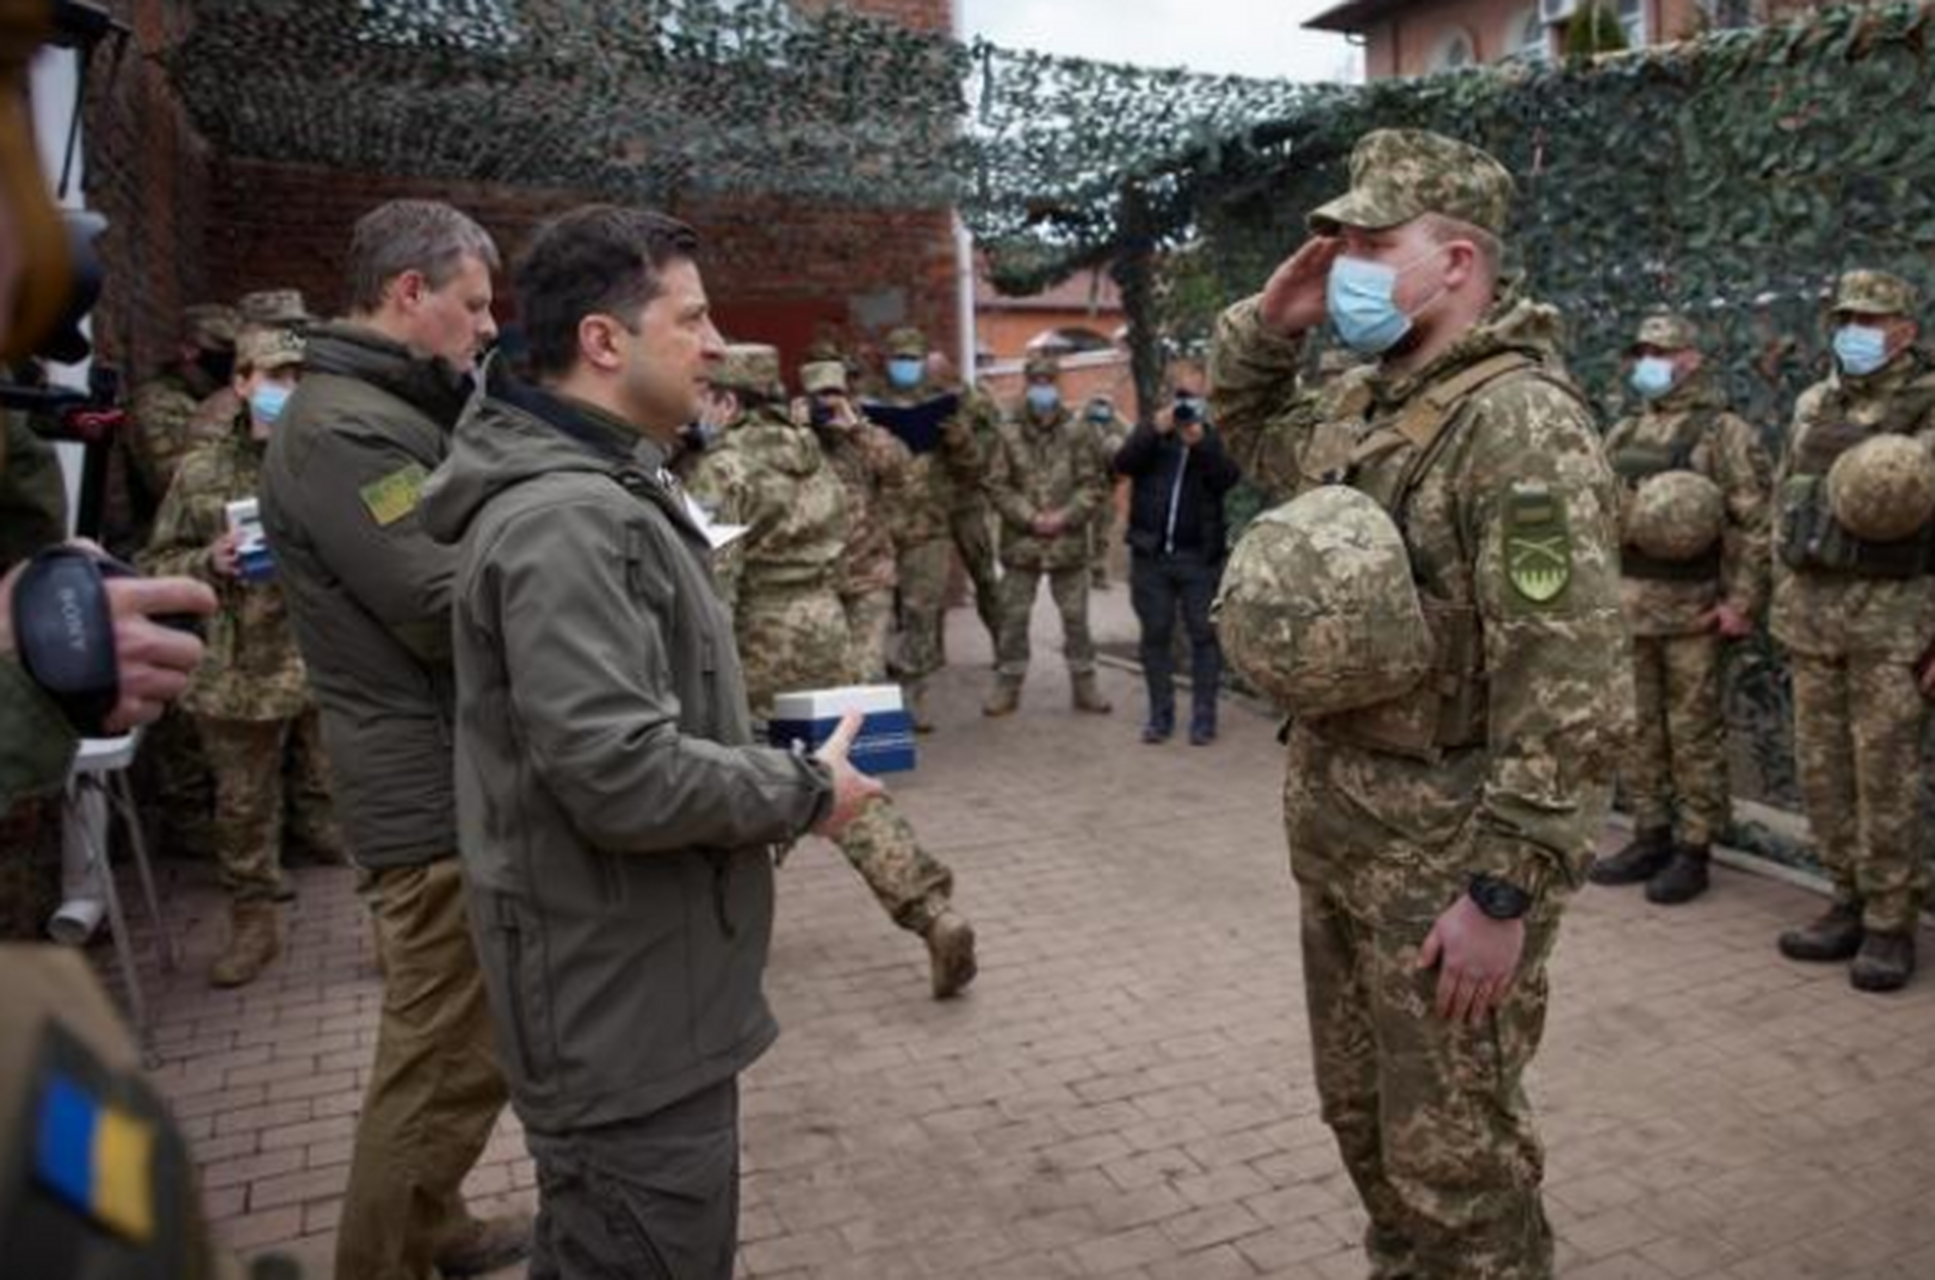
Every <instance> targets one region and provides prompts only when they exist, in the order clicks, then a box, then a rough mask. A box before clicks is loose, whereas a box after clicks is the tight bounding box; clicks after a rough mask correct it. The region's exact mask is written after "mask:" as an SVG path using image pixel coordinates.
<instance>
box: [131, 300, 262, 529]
mask: <svg viewBox="0 0 1935 1280" xmlns="http://www.w3.org/2000/svg"><path fill="white" fill-rule="evenodd" d="M185 314H186V322H187V343H188V344H191V345H193V346H195V347H197V348H198V349H200V350H201V351H202V352H205V353H207V354H210V355H213V356H222V355H232V354H233V353H234V351H235V334H236V330H237V329H238V328H239V327H240V325H241V321H240V317H238V316H237V314H236V312H235V310H234V309H233V308H232V307H223V306H213V305H201V306H194V307H190V308H188V310H187V312H186V313H185ZM226 389H227V385H226V380H225V379H222V378H217V377H215V376H214V375H213V374H212V373H210V371H208V370H206V369H204V368H202V367H201V366H199V365H193V364H187V363H182V364H177V365H175V366H174V367H172V368H170V369H167V370H165V371H163V372H162V373H160V374H159V375H157V376H156V377H154V378H153V379H152V380H150V381H148V382H146V383H143V384H142V385H141V386H139V387H137V388H136V389H135V392H134V396H133V399H132V401H131V402H130V408H129V418H130V423H129V431H128V434H127V437H126V439H127V442H128V448H129V451H130V453H131V455H132V456H131V458H130V462H131V463H132V466H133V470H134V472H135V474H136V476H137V477H138V478H139V479H140V482H141V484H142V487H143V488H144V490H145V492H146V496H147V498H148V500H149V502H150V503H152V504H153V505H155V506H159V505H160V503H161V500H162V499H163V498H164V497H166V496H167V494H168V487H169V485H170V483H172V482H173V480H174V477H175V468H176V467H177V466H179V465H180V463H181V460H182V457H183V456H184V455H185V454H187V452H188V451H189V450H190V449H191V448H193V447H194V446H195V445H196V444H198V443H200V441H201V440H204V439H213V438H216V437H218V436H219V435H220V434H221V433H222V432H221V428H225V427H226V425H227V423H228V422H229V421H231V420H233V417H234V414H233V413H232V412H231V413H230V414H229V415H228V416H227V417H224V418H222V419H220V420H219V422H218V423H214V424H207V425H212V426H215V427H216V428H217V429H216V430H213V431H204V432H203V433H202V434H200V435H199V436H198V435H197V427H196V412H195V411H196V410H197V409H199V408H200V407H201V404H202V402H203V401H204V400H206V399H208V398H209V397H210V396H212V395H214V394H216V393H217V392H219V391H223V390H226Z"/></svg>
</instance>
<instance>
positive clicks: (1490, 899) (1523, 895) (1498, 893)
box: [1466, 872, 1532, 920]
mask: <svg viewBox="0 0 1935 1280" xmlns="http://www.w3.org/2000/svg"><path fill="white" fill-rule="evenodd" d="M1466 892H1467V893H1469V894H1470V895H1471V900H1472V901H1473V902H1474V903H1476V904H1477V906H1478V909H1479V910H1480V911H1482V912H1484V913H1485V914H1486V915H1487V916H1488V917H1490V918H1491V919H1493V920H1517V919H1520V918H1522V917H1523V916H1524V915H1525V913H1526V912H1528V911H1530V910H1531V909H1532V895H1531V894H1529V893H1527V892H1526V891H1525V890H1523V889H1521V888H1519V887H1518V886H1517V885H1515V884H1513V883H1512V882H1511V881H1510V880H1501V879H1500V878H1499V877H1497V876H1494V875H1487V874H1485V873H1483V872H1480V873H1478V874H1476V875H1474V876H1472V878H1471V880H1470V882H1469V884H1468V886H1467V888H1466Z"/></svg>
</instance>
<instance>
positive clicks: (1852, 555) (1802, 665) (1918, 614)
mask: <svg viewBox="0 0 1935 1280" xmlns="http://www.w3.org/2000/svg"><path fill="white" fill-rule="evenodd" d="M1916 302H1917V300H1916V297H1915V291H1914V289H1913V288H1912V287H1911V286H1910V285H1909V284H1908V283H1907V282H1906V281H1904V280H1901V279H1899V278H1897V277H1895V276H1892V275H1888V274H1887V273H1885V272H1881V271H1850V272H1848V273H1847V274H1846V275H1844V276H1842V277H1841V280H1840V284H1839V287H1838V288H1837V289H1836V291H1835V297H1834V324H1835V330H1834V339H1833V347H1834V366H1835V367H1834V370H1833V372H1831V373H1830V374H1829V375H1828V376H1827V378H1826V379H1825V380H1823V381H1821V382H1818V383H1816V384H1814V385H1813V386H1811V387H1809V388H1808V389H1807V390H1806V391H1804V392H1802V393H1801V397H1800V400H1799V401H1798V402H1797V403H1796V404H1795V407H1794V424H1793V427H1792V429H1791V430H1790V431H1789V433H1788V437H1787V448H1786V453H1785V455H1784V456H1783V457H1782V459H1781V466H1780V472H1779V475H1778V477H1777V483H1776V489H1775V534H1774V545H1775V556H1774V565H1773V568H1774V599H1773V614H1772V619H1771V625H1772V629H1773V633H1774V638H1775V639H1776V640H1778V641H1780V643H1781V644H1782V645H1783V646H1784V647H1785V648H1786V650H1787V653H1788V659H1789V666H1790V669H1791V670H1792V672H1793V677H1794V753H1795V756H1796V758H1797V762H1798V764H1799V766H1800V778H1801V791H1802V794H1803V796H1804V797H1805V799H1806V802H1807V817H1808V823H1809V825H1810V826H1811V827H1812V828H1813V830H1814V839H1815V844H1816V847H1817V850H1818V852H1819V854H1820V858H1821V861H1822V863H1823V864H1824V865H1825V866H1826V867H1827V869H1828V872H1829V874H1830V875H1831V876H1832V877H1833V880H1834V901H1833V904H1832V905H1831V906H1830V907H1829V908H1828V910H1827V911H1826V912H1825V913H1824V914H1823V915H1821V916H1820V917H1819V918H1818V919H1816V920H1814V921H1812V922H1811V923H1809V924H1807V925H1805V926H1804V927H1801V928H1798V929H1790V930H1789V931H1787V932H1786V933H1783V934H1782V935H1781V937H1780V950H1781V954H1782V955H1785V956H1786V957H1788V958H1789V959H1791V960H1804V961H1817V962H1835V961H1843V960H1849V959H1852V960H1853V962H1854V963H1853V967H1852V969H1851V972H1850V981H1851V982H1852V983H1853V985H1854V986H1855V987H1856V988H1857V989H1858V990H1862V991H1894V990H1897V989H1899V988H1901V987H1902V986H1905V985H1906V984H1907V982H1908V979H1909V977H1910V976H1911V975H1912V974H1913V973H1914V970H1915V928H1916V925H1917V922H1918V919H1919V916H1920V913H1921V904H1922V900H1923V897H1924V896H1925V894H1926V893H1927V887H1928V864H1927V862H1926V861H1924V857H1923V843H1922V839H1923V837H1922V814H1921V806H1922V795H1921V787H1920V786H1919V785H1918V781H1919V779H1920V777H1921V738H1922V731H1923V729H1924V727H1925V725H1926V722H1927V719H1928V714H1927V703H1926V701H1925V700H1924V695H1928V694H1931V693H1935V668H1931V664H1930V662H1929V654H1930V651H1931V642H1935V463H1931V460H1930V458H1931V454H1930V450H1931V449H1932V448H1935V367H1931V364H1930V361H1929V358H1928V356H1927V355H1925V354H1924V353H1922V352H1921V351H1920V350H1918V349H1917V348H1916V346H1915V340H1916V338H1917V336H1918V335H1919V333H1920V328H1919V326H1918V325H1917V323H1916V321H1915V318H1914V313H1915V309H1916Z"/></svg>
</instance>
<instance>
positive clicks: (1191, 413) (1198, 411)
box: [1171, 399, 1203, 427]
mask: <svg viewBox="0 0 1935 1280" xmlns="http://www.w3.org/2000/svg"><path fill="white" fill-rule="evenodd" d="M1171 416H1172V417H1173V418H1174V419H1175V421H1176V425H1177V426H1179V427H1188V426H1194V425H1195V424H1196V423H1198V422H1201V421H1202V420H1203V409H1202V406H1201V405H1200V404H1198V403H1197V402H1196V401H1195V400H1189V399H1185V400H1177V401H1176V407H1175V410H1174V411H1173V412H1172V414H1171Z"/></svg>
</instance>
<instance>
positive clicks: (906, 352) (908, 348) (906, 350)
mask: <svg viewBox="0 0 1935 1280" xmlns="http://www.w3.org/2000/svg"><path fill="white" fill-rule="evenodd" d="M887 354H888V355H890V356H924V355H926V354H927V335H926V334H924V333H922V332H921V331H920V330H919V329H916V328H915V327H914V326H913V325H911V324H904V325H901V326H900V327H899V328H898V329H895V330H893V331H892V332H891V333H889V334H888V335H887Z"/></svg>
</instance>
